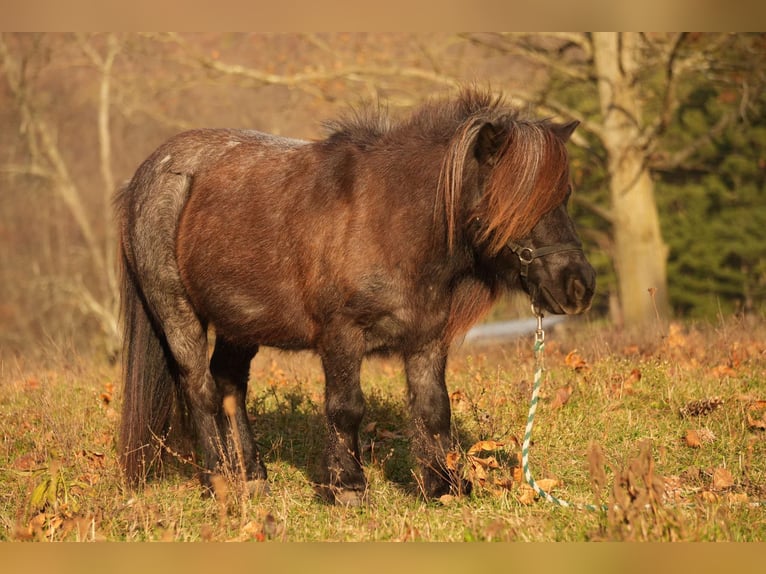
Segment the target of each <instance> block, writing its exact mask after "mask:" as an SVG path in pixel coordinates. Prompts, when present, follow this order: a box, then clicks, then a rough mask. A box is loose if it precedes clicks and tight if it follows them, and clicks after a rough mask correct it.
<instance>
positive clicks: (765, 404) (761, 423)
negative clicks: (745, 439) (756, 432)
mask: <svg viewBox="0 0 766 574" xmlns="http://www.w3.org/2000/svg"><path fill="white" fill-rule="evenodd" d="M747 424H748V426H749V427H750V428H752V429H761V430H764V429H766V401H755V402H754V403H753V404H751V405H750V406H749V407H747Z"/></svg>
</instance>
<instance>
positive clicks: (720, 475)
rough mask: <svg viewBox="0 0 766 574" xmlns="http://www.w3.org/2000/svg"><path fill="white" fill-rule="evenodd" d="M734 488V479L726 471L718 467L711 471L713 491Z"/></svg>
mask: <svg viewBox="0 0 766 574" xmlns="http://www.w3.org/2000/svg"><path fill="white" fill-rule="evenodd" d="M732 486H734V477H733V476H732V475H731V472H729V470H728V469H725V468H722V467H718V468H716V469H715V470H714V471H713V490H724V489H726V488H729V487H732Z"/></svg>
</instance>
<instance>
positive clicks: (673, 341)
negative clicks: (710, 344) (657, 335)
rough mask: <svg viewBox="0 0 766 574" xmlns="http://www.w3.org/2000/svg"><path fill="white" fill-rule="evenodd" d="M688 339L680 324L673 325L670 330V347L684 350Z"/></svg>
mask: <svg viewBox="0 0 766 574" xmlns="http://www.w3.org/2000/svg"><path fill="white" fill-rule="evenodd" d="M686 342H687V338H686V336H685V335H684V334H683V332H682V327H681V325H679V324H678V323H672V324H671V325H670V328H669V329H668V338H667V343H668V346H670V347H673V348H683V347H685V346H686Z"/></svg>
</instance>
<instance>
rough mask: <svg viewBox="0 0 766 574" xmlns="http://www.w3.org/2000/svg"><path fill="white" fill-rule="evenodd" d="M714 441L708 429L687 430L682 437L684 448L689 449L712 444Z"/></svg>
mask: <svg viewBox="0 0 766 574" xmlns="http://www.w3.org/2000/svg"><path fill="white" fill-rule="evenodd" d="M714 440H715V434H713V432H712V431H710V430H708V429H687V431H686V434H685V435H684V441H685V442H686V446H688V447H691V448H699V447H701V446H702V445H703V444H705V443H708V442H713V441H714Z"/></svg>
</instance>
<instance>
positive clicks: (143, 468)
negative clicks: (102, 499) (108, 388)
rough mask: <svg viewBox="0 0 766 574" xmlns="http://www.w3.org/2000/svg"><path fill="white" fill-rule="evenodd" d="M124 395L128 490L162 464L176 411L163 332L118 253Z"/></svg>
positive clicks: (122, 439) (122, 438) (121, 450)
mask: <svg viewBox="0 0 766 574" xmlns="http://www.w3.org/2000/svg"><path fill="white" fill-rule="evenodd" d="M121 261H122V274H121V296H122V298H121V305H122V319H123V343H122V344H123V351H122V354H123V395H122V420H121V424H120V433H119V434H120V436H119V453H120V462H121V464H122V467H123V470H124V472H125V477H126V479H127V482H128V484H129V485H130V486H131V487H137V486H141V485H143V484H144V483H145V481H146V478H147V476H148V474H149V472H150V470H152V469H153V468H156V467H158V466H159V463H160V462H161V454H162V447H163V445H164V444H165V441H166V440H167V434H168V433H169V431H170V427H171V421H172V419H173V418H174V416H175V415H177V414H178V413H177V411H178V408H177V407H178V404H177V403H178V400H177V398H178V397H177V388H178V385H177V383H176V379H177V376H176V375H175V373H176V372H177V368H176V366H175V360H174V359H173V357H172V355H171V353H170V351H169V349H168V345H167V341H166V339H165V336H164V334H163V333H162V331H161V330H159V329H158V328H157V326H156V324H155V322H154V321H153V320H152V318H151V316H150V314H149V312H148V309H147V305H146V301H145V300H144V298H143V296H142V294H141V291H140V288H139V287H138V283H137V281H136V277H135V275H134V273H133V271H132V270H131V266H130V265H129V262H128V260H127V258H126V255H125V253H124V250H123V252H122V253H121Z"/></svg>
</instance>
